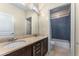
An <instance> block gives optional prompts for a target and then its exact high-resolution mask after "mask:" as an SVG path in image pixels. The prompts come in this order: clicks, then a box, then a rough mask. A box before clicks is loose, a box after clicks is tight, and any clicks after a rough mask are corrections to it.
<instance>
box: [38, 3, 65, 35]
mask: <svg viewBox="0 0 79 59" xmlns="http://www.w3.org/2000/svg"><path fill="white" fill-rule="evenodd" d="M63 4H64V3H44V4H43V3H41V4H39V9H40V16H39V33H40V34H44V35H45V34H48V27H49V24H48V22H49V19H50V14H49V12H50V9H53V8H56V7H58V6H61V5H63Z"/></svg>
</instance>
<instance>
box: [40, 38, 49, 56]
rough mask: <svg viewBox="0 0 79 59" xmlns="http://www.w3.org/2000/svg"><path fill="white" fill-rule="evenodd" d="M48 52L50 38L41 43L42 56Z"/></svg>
mask: <svg viewBox="0 0 79 59" xmlns="http://www.w3.org/2000/svg"><path fill="white" fill-rule="evenodd" d="M47 51H48V38H45V39H43V40H42V41H41V52H42V53H41V55H45V54H46V53H47Z"/></svg>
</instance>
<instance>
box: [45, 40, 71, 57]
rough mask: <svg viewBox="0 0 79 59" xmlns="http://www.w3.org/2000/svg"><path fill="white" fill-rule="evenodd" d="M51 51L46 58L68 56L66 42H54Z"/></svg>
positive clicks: (67, 44)
mask: <svg viewBox="0 0 79 59" xmlns="http://www.w3.org/2000/svg"><path fill="white" fill-rule="evenodd" d="M55 42H56V43H55V44H54V47H53V49H51V51H50V52H49V53H48V54H47V55H46V56H69V55H70V46H69V42H67V41H55Z"/></svg>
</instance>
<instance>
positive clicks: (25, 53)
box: [6, 46, 32, 56]
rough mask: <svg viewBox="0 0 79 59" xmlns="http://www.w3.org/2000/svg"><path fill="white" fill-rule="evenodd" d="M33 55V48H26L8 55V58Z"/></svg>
mask: <svg viewBox="0 0 79 59" xmlns="http://www.w3.org/2000/svg"><path fill="white" fill-rule="evenodd" d="M31 55H32V49H31V46H26V47H24V48H22V49H19V50H16V51H14V52H12V53H10V54H7V55H6V56H31Z"/></svg>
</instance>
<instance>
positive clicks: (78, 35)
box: [76, 3, 79, 55]
mask: <svg viewBox="0 0 79 59" xmlns="http://www.w3.org/2000/svg"><path fill="white" fill-rule="evenodd" d="M76 55H79V3H77V4H76Z"/></svg>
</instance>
